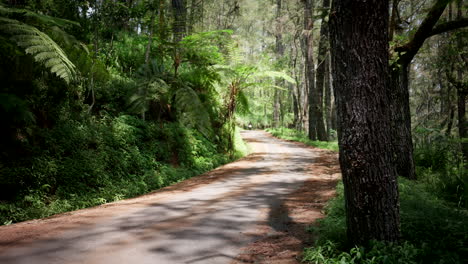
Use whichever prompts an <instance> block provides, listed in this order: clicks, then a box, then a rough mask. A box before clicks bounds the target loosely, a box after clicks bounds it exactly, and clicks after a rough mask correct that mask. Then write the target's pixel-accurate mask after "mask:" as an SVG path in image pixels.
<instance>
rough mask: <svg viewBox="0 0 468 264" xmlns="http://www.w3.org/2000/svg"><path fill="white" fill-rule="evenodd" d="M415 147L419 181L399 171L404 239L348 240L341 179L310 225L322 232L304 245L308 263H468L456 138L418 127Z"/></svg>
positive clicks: (467, 194) (467, 198) (465, 193)
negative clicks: (312, 243) (354, 242)
mask: <svg viewBox="0 0 468 264" xmlns="http://www.w3.org/2000/svg"><path fill="white" fill-rule="evenodd" d="M419 133H424V134H417V135H416V136H417V137H418V138H420V139H421V138H426V141H424V142H423V141H419V142H418V143H417V144H416V146H417V147H416V149H415V162H416V168H417V175H418V180H417V181H411V180H408V179H405V178H402V177H400V178H399V179H398V181H399V192H400V212H401V220H400V221H401V240H400V242H399V243H386V242H379V241H371V242H369V244H368V245H365V246H354V245H352V244H350V243H349V239H348V238H347V234H346V210H345V200H344V189H343V184H342V183H339V184H338V187H337V196H336V197H335V198H334V199H332V200H331V201H330V202H329V203H328V205H327V207H326V210H325V214H326V217H325V218H323V219H320V220H319V221H318V223H317V224H316V225H312V226H310V228H309V231H310V232H311V233H314V234H315V235H316V236H318V240H317V241H316V245H315V246H314V247H311V248H306V249H305V251H304V258H303V261H304V262H306V263H323V264H332V263H333V264H335V263H336V264H342V263H343V264H345V263H346V264H348V263H349V264H351V263H366V264H368V263H369V264H370V263H382V264H383V263H388V264H393V263H402V264H403V263H440V264H441V263H460V264H461V263H465V262H466V259H468V203H467V202H468V188H467V187H468V182H467V180H468V179H467V177H466V167H464V164H463V162H462V159H461V155H462V154H461V153H460V150H459V148H458V147H457V146H458V143H457V142H456V140H455V141H454V140H439V141H437V142H435V141H433V140H434V139H435V138H438V139H441V138H443V137H441V136H442V135H441V134H440V133H438V132H437V131H430V133H429V131H419Z"/></svg>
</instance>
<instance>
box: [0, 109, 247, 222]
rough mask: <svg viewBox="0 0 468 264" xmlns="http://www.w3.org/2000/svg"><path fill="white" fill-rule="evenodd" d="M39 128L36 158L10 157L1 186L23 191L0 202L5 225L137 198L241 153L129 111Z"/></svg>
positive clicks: (5, 161)
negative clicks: (144, 118) (234, 152)
mask: <svg viewBox="0 0 468 264" xmlns="http://www.w3.org/2000/svg"><path fill="white" fill-rule="evenodd" d="M236 133H237V134H236V138H238V141H237V144H238V145H241V143H242V141H241V140H240V141H239V134H238V133H239V131H237V132H236ZM38 134H39V135H40V137H38V138H36V142H35V144H37V147H35V148H33V149H32V150H31V152H30V153H29V155H28V156H24V157H22V158H21V159H11V160H8V159H3V160H2V163H1V164H2V165H0V172H1V174H0V180H2V184H1V186H0V189H1V190H0V191H1V192H4V191H5V190H6V189H8V188H12V187H13V188H15V189H14V191H12V195H11V199H8V200H0V224H9V223H13V222H19V221H24V220H28V219H32V218H41V217H46V216H49V215H52V214H56V213H61V212H65V211H69V210H76V209H81V208H85V207H89V206H95V205H99V204H103V203H106V202H113V201H117V200H121V199H125V198H130V197H134V196H137V195H140V194H144V193H147V192H149V191H151V190H155V189H158V188H162V187H165V186H168V185H171V184H173V183H177V182H180V181H183V180H185V179H188V178H190V177H193V176H195V175H198V174H200V173H203V172H205V171H208V170H211V169H213V168H215V167H217V166H219V165H221V164H224V163H227V162H229V161H230V160H232V159H233V158H236V157H238V156H236V157H235V156H232V155H230V154H229V153H223V152H219V149H218V146H217V145H215V144H214V143H213V142H211V141H210V140H208V139H206V138H205V137H204V136H203V135H202V134H201V133H200V132H198V131H196V130H193V129H188V128H185V127H183V126H182V125H180V124H178V123H162V124H156V123H152V122H146V121H143V120H141V119H139V118H136V117H134V116H128V115H121V116H118V117H115V118H112V117H109V116H105V117H103V118H101V119H97V118H91V117H86V116H85V117H83V120H82V121H78V120H74V119H71V120H63V121H62V122H60V123H59V124H57V125H56V126H55V127H54V128H52V129H43V130H41V131H40V133H38ZM238 153H239V152H238Z"/></svg>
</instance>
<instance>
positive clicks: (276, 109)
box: [273, 0, 284, 127]
mask: <svg viewBox="0 0 468 264" xmlns="http://www.w3.org/2000/svg"><path fill="white" fill-rule="evenodd" d="M281 1H282V0H276V32H275V33H276V36H275V38H276V60H277V62H279V61H281V59H282V58H283V56H284V46H283V34H282V32H281V30H282V29H281V23H280V21H279V20H280V18H281ZM282 84H283V83H282V82H281V81H280V80H276V85H277V86H281V85H282ZM280 94H281V93H280V91H279V90H278V89H275V94H274V96H273V127H278V126H279V125H280V119H281V118H280V116H281V114H280V112H281V109H280V108H281V102H280Z"/></svg>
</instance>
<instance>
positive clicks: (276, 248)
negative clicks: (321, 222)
mask: <svg viewBox="0 0 468 264" xmlns="http://www.w3.org/2000/svg"><path fill="white" fill-rule="evenodd" d="M310 169H311V171H312V172H314V177H313V178H311V179H309V180H307V181H305V182H304V184H303V185H302V186H301V187H300V188H299V189H297V190H296V191H294V192H293V193H291V194H289V195H287V197H285V198H284V199H282V200H281V201H280V205H279V206H278V208H271V209H270V210H269V215H268V222H267V223H263V225H261V224H260V225H259V227H258V236H259V237H261V238H260V239H258V240H256V241H255V242H253V243H251V244H249V245H248V246H246V247H244V248H243V250H242V253H241V254H240V255H239V256H238V257H237V258H236V260H235V261H234V262H232V263H281V264H288V263H291V264H292V263H294V264H298V263H301V260H302V256H301V254H302V250H303V248H304V247H308V246H311V245H312V244H313V242H314V239H315V238H314V237H313V234H311V233H308V232H306V229H307V227H309V226H310V225H315V224H316V220H317V219H319V218H321V217H323V214H322V211H323V208H324V206H325V204H326V202H327V201H328V200H329V199H330V198H331V197H333V196H334V193H335V186H336V183H337V182H338V179H339V176H340V174H339V173H340V169H339V166H338V162H337V156H336V154H333V153H328V154H324V155H321V156H320V157H318V158H316V159H315V162H314V164H313V165H311V168H310Z"/></svg>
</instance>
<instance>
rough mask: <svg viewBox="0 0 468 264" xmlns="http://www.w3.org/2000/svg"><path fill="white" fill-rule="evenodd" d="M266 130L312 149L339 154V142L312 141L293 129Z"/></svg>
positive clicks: (303, 133)
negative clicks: (326, 150) (327, 150)
mask: <svg viewBox="0 0 468 264" xmlns="http://www.w3.org/2000/svg"><path fill="white" fill-rule="evenodd" d="M265 130H266V131H267V132H269V133H271V134H272V135H273V136H275V137H278V138H282V139H286V140H292V141H297V142H302V143H304V144H306V145H309V146H312V147H317V148H321V149H329V150H333V151H336V152H338V141H319V140H311V139H310V138H309V137H308V135H307V134H306V133H305V132H303V131H299V130H296V129H292V128H285V127H279V128H267V129H265Z"/></svg>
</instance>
